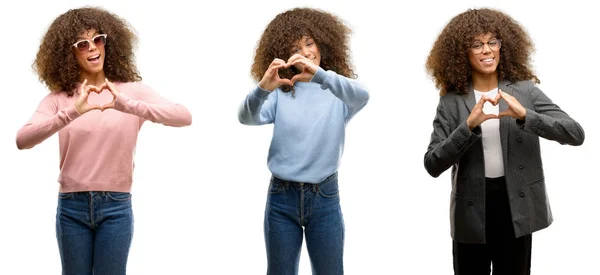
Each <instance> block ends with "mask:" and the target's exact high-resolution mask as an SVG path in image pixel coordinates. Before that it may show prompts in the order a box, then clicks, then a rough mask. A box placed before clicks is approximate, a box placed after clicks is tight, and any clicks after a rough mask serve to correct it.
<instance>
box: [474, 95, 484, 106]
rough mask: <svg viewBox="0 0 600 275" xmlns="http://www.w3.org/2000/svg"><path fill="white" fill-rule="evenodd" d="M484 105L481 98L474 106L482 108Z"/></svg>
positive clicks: (482, 97)
mask: <svg viewBox="0 0 600 275" xmlns="http://www.w3.org/2000/svg"><path fill="white" fill-rule="evenodd" d="M484 103H485V96H481V98H480V99H479V101H477V103H475V106H481V107H483V104H484Z"/></svg>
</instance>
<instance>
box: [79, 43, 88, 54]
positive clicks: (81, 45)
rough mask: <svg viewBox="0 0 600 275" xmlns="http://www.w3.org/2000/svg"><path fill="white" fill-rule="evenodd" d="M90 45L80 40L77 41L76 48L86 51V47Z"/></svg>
mask: <svg viewBox="0 0 600 275" xmlns="http://www.w3.org/2000/svg"><path fill="white" fill-rule="evenodd" d="M89 47H90V43H89V42H87V41H80V42H79V43H77V49H78V50H80V51H82V52H83V51H87V49H88V48H89Z"/></svg>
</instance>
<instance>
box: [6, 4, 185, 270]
mask: <svg viewBox="0 0 600 275" xmlns="http://www.w3.org/2000/svg"><path fill="white" fill-rule="evenodd" d="M135 41H136V36H135V35H134V33H133V32H132V31H131V30H130V28H129V27H128V26H127V24H126V22H124V21H123V20H122V19H120V18H119V17H117V16H116V15H114V14H111V13H109V12H108V11H105V10H102V9H98V8H81V9H74V10H69V11H67V12H66V13H64V14H62V15H60V16H59V17H58V18H56V19H55V20H54V22H53V23H52V24H51V25H50V27H49V29H48V31H47V33H46V34H45V36H44V38H43V39H42V42H41V45H40V47H39V51H38V53H37V56H36V59H35V62H34V64H33V67H34V69H35V71H36V72H37V74H38V75H39V78H40V80H41V81H42V82H43V83H45V84H46V85H47V86H48V88H49V89H50V91H51V92H50V93H49V94H48V95H47V96H46V97H44V99H43V100H42V101H41V103H40V104H39V106H38V108H37V110H36V111H35V113H34V114H33V116H32V117H31V118H30V119H29V121H28V122H27V123H26V124H25V125H24V126H23V127H22V128H21V129H20V130H19V131H18V133H17V147H18V148H19V149H29V148H32V147H34V146H36V145H37V144H39V143H41V142H43V141H44V140H45V139H47V138H49V137H50V136H52V135H53V134H55V133H57V132H58V139H59V146H60V175H59V177H58V182H59V183H60V191H59V194H58V208H57V214H56V237H57V240H58V247H59V251H60V257H61V262H62V269H63V274H96V275H98V274H110V275H115V274H125V270H126V263H127V256H128V253H129V247H130V244H131V239H132V236H133V213H132V208H131V194H130V189H131V185H132V173H133V168H134V163H133V155H134V150H135V146H136V141H137V135H138V131H139V130H140V127H141V126H142V124H143V123H144V121H147V120H149V121H152V122H154V123H160V124H164V125H168V126H174V127H182V126H187V125H190V124H191V114H190V113H189V111H188V110H187V109H186V108H185V107H184V106H182V105H179V104H176V103H173V102H170V101H169V100H167V99H165V98H163V97H161V96H160V95H159V94H157V93H156V92H154V91H152V89H151V88H150V87H148V86H146V85H144V84H142V83H140V82H139V81H140V80H141V77H140V76H139V74H138V71H137V69H136V66H135V64H134V60H133V58H134V53H133V47H134V43H135ZM92 94H93V95H95V97H92V96H91V95H92Z"/></svg>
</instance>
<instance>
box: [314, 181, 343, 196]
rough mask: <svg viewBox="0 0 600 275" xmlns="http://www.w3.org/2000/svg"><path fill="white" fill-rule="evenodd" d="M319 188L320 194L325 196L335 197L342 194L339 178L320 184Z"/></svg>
mask: <svg viewBox="0 0 600 275" xmlns="http://www.w3.org/2000/svg"><path fill="white" fill-rule="evenodd" d="M317 190H318V192H319V195H321V196H322V197H324V198H335V197H337V196H339V194H340V190H339V188H338V182H337V180H333V181H328V182H326V183H323V184H319V185H317Z"/></svg>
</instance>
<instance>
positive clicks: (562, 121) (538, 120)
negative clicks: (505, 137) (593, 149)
mask: <svg viewBox="0 0 600 275" xmlns="http://www.w3.org/2000/svg"><path fill="white" fill-rule="evenodd" d="M517 124H518V125H519V128H520V129H522V130H524V131H527V132H530V133H534V134H536V135H538V136H540V137H542V138H545V139H548V140H554V141H557V142H559V143H561V144H569V145H575V146H577V145H581V144H583V141H584V139H585V132H584V131H583V128H582V127H581V125H579V123H577V122H576V121H575V120H573V119H572V118H570V117H569V116H567V115H566V114H564V113H562V112H561V113H560V115H555V116H550V115H546V114H540V113H537V112H535V111H534V110H530V109H527V110H526V113H525V120H524V121H523V120H517Z"/></svg>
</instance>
